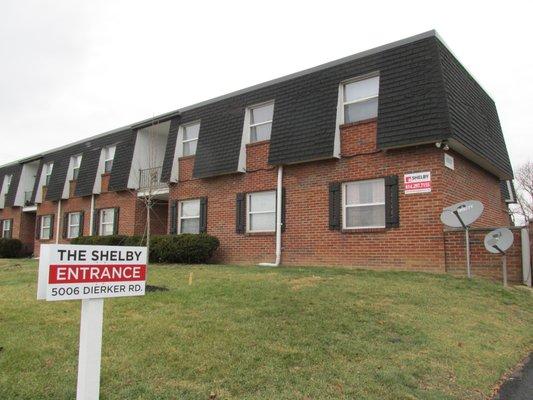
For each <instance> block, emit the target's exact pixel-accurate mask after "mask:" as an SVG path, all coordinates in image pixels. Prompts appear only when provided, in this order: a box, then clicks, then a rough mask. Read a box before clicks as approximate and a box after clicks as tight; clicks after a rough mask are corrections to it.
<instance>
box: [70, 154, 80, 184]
mask: <svg viewBox="0 0 533 400" xmlns="http://www.w3.org/2000/svg"><path fill="white" fill-rule="evenodd" d="M71 163H72V179H74V180H76V179H78V174H79V172H80V165H81V154H78V155H77V156H73V157H72V158H71Z"/></svg>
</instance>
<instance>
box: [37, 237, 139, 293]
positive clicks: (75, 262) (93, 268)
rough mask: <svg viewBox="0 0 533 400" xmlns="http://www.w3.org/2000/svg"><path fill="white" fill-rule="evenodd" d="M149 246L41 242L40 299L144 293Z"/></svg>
mask: <svg viewBox="0 0 533 400" xmlns="http://www.w3.org/2000/svg"><path fill="white" fill-rule="evenodd" d="M145 282H146V248H144V247H122V246H120V247H119V246H72V245H42V246H41V255H40V259H39V285H38V293H37V298H38V299H46V300H48V301H54V300H79V299H95V298H104V297H124V296H142V295H144V289H145Z"/></svg>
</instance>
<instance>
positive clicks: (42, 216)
mask: <svg viewBox="0 0 533 400" xmlns="http://www.w3.org/2000/svg"><path fill="white" fill-rule="evenodd" d="M44 221H48V225H45V223H44ZM45 229H48V235H47V236H46V237H45V235H44V231H45ZM52 229H53V227H52V215H51V214H47V215H41V228H40V231H41V232H40V235H39V239H40V240H49V239H50V238H51V237H52Z"/></svg>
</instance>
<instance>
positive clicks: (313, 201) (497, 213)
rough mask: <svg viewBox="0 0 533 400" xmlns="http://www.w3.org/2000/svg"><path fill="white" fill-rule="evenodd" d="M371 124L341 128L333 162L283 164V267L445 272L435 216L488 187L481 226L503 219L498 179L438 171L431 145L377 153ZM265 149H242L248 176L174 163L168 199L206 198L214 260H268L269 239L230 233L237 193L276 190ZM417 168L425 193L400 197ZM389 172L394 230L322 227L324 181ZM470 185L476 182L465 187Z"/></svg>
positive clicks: (438, 156) (474, 171)
mask: <svg viewBox="0 0 533 400" xmlns="http://www.w3.org/2000/svg"><path fill="white" fill-rule="evenodd" d="M376 124H377V123H376V121H365V122H363V123H358V124H348V125H345V126H343V127H341V155H342V157H341V159H339V160H327V161H317V162H312V163H307V164H298V165H289V166H285V167H284V176H283V186H284V188H285V190H286V200H287V203H286V229H285V231H284V232H283V234H282V247H283V251H282V263H284V264H293V265H298V264H299V265H345V266H357V267H372V268H398V269H409V270H423V271H435V272H444V271H445V248H444V232H443V228H444V227H443V226H442V224H441V223H440V220H439V216H440V212H441V210H442V208H443V206H444V204H445V203H447V204H451V203H453V202H456V201H460V200H465V199H470V198H478V197H475V196H474V195H475V194H476V192H477V191H478V190H479V187H489V188H490V190H489V191H488V194H482V195H480V196H479V199H480V200H481V201H483V202H484V203H485V206H486V211H485V212H486V215H485V216H484V218H483V219H482V223H489V222H490V223H493V224H501V223H502V222H504V217H505V216H506V214H505V213H504V212H503V208H502V206H503V203H502V200H501V195H500V193H499V186H498V180H497V178H495V177H494V176H492V175H491V174H489V173H486V172H484V171H483V170H481V169H480V168H479V167H477V166H475V165H474V164H472V163H470V162H468V161H466V160H465V159H463V158H462V157H460V156H458V155H456V160H455V162H456V170H455V171H449V170H447V169H445V167H444V161H443V157H444V155H443V151H442V150H440V149H437V148H436V147H435V146H434V145H427V146H418V147H414V148H405V149H398V150H391V151H388V152H382V151H378V150H377V149H376V129H377V126H376ZM268 146H269V144H268V142H265V143H258V144H252V145H248V146H247V147H246V151H247V158H246V159H247V170H248V171H249V172H248V173H245V174H234V175H227V176H221V177H216V178H210V179H193V178H192V166H193V161H192V160H193V159H192V158H190V159H181V160H180V161H179V163H180V182H179V184H172V185H171V189H170V198H171V199H174V200H184V199H191V198H198V197H201V196H207V197H208V223H207V230H208V233H210V234H212V235H215V236H217V237H218V238H219V239H220V241H221V247H220V250H219V252H218V254H217V256H216V260H217V261H220V262H235V263H258V262H265V261H270V262H271V261H273V260H274V257H275V237H274V235H273V234H259V235H257V234H245V235H240V234H236V233H235V208H236V205H235V196H236V193H239V192H254V191H261V190H272V189H275V188H276V176H277V168H273V167H272V166H269V165H268V163H267V159H268ZM253 171H255V172H253ZM423 171H430V172H431V175H432V191H431V193H423V194H409V195H406V194H404V187H403V174H405V173H410V172H423ZM454 172H455V173H454ZM388 175H398V179H399V182H400V227H399V228H396V229H378V230H358V231H348V232H340V231H331V230H329V228H328V226H329V221H328V218H329V216H328V215H329V214H328V208H329V196H328V188H329V183H330V182H334V181H352V180H364V179H372V178H377V177H385V176H388ZM454 181H455V182H454ZM471 181H476V184H475V185H472V184H471V183H470V182H471ZM452 183H453V184H452ZM472 196H474V197H472Z"/></svg>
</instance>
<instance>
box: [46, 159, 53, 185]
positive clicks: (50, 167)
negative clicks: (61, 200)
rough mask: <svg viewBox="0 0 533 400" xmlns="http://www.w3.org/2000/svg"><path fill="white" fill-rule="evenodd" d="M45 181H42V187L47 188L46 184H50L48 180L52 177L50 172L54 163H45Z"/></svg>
mask: <svg viewBox="0 0 533 400" xmlns="http://www.w3.org/2000/svg"><path fill="white" fill-rule="evenodd" d="M44 167H45V174H46V175H45V180H44V185H45V186H48V184H49V183H50V178H51V177H52V170H53V169H54V163H53V162H49V163H47V164H46V165H45V166H44Z"/></svg>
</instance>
